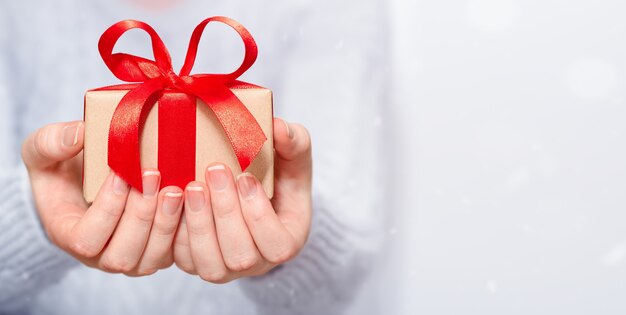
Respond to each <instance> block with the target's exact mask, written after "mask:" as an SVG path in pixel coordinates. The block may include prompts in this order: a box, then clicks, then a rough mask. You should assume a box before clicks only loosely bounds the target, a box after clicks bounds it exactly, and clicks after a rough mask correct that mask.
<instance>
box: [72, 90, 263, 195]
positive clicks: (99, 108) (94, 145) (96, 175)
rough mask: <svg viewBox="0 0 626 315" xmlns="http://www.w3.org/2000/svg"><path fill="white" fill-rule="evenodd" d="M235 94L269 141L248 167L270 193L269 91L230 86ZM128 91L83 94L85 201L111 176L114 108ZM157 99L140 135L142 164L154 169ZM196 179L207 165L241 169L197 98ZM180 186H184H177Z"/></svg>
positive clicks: (226, 139)
mask: <svg viewBox="0 0 626 315" xmlns="http://www.w3.org/2000/svg"><path fill="white" fill-rule="evenodd" d="M232 91H233V92H234V94H235V95H236V96H237V97H238V98H239V99H240V100H241V101H242V103H244V104H245V105H246V107H247V108H248V110H249V111H250V113H251V114H252V115H253V116H254V118H255V119H256V120H257V122H258V123H259V125H260V126H261V129H262V130H263V133H265V136H266V137H267V139H268V140H267V141H266V142H265V143H264V144H263V147H262V148H261V151H260V152H259V154H258V155H257V156H256V158H255V159H254V161H253V162H252V163H251V164H250V166H249V167H248V168H247V169H246V171H247V172H250V173H252V174H253V175H255V176H256V177H257V178H258V179H259V180H260V181H261V183H262V185H263V188H264V189H265V192H266V193H267V195H268V196H269V197H271V196H272V195H273V190H274V181H273V180H274V157H273V155H274V151H273V138H272V134H273V125H272V122H273V114H272V92H271V91H270V90H268V89H264V88H237V87H235V88H233V89H232ZM127 92H128V90H93V91H88V92H87V93H86V94H85V149H84V173H83V174H84V179H83V191H84V196H85V199H86V200H87V201H89V202H91V201H93V200H94V198H95V197H96V194H97V193H98V190H99V189H100V186H102V183H103V182H104V180H105V178H106V177H107V175H108V174H109V171H110V169H109V166H108V165H107V155H108V152H107V142H108V135H109V125H110V122H111V118H112V116H113V112H114V111H115V108H116V107H117V105H118V103H119V101H120V100H121V99H122V97H123V96H124V95H125V94H126V93H127ZM158 105H159V104H158V101H157V104H155V105H154V106H153V107H152V109H151V110H150V113H149V114H148V117H147V119H146V122H145V125H144V128H143V132H142V133H141V138H140V139H141V142H140V143H141V145H140V155H141V164H142V167H152V168H157V169H158V159H157V156H158V115H159V110H158V107H159V106H158ZM195 136H196V154H195V173H196V177H195V180H198V181H202V182H204V181H205V176H204V174H205V170H206V167H207V166H208V165H209V164H210V163H214V162H221V163H224V164H226V165H228V166H229V167H230V169H231V170H232V172H233V175H234V176H236V175H237V174H239V173H241V169H240V167H239V164H238V162H237V158H236V157H235V154H234V152H233V149H232V148H231V145H230V142H229V141H228V138H227V137H226V134H225V133H224V130H222V128H221V126H220V124H219V122H218V121H217V119H216V118H215V115H214V114H213V112H212V111H211V109H210V108H209V107H208V106H207V105H206V104H204V103H203V102H202V101H201V100H197V103H196V134H195ZM181 188H184V187H181Z"/></svg>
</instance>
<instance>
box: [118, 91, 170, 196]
mask: <svg viewBox="0 0 626 315" xmlns="http://www.w3.org/2000/svg"><path fill="white" fill-rule="evenodd" d="M162 90H163V83H162V82H161V81H160V80H158V79H153V80H150V81H147V82H146V83H144V84H141V85H140V86H138V87H137V88H135V89H133V90H130V91H129V92H128V93H126V95H124V97H123V98H122V100H121V101H120V103H119V105H118V106H117V108H116V109H115V112H114V113H113V118H112V119H111V127H110V129H109V144H108V145H109V147H108V162H109V167H110V168H111V170H113V171H114V172H115V173H116V174H117V175H118V176H120V177H121V178H122V179H124V180H125V181H126V182H127V183H128V184H130V185H131V186H132V187H134V188H135V189H137V190H139V191H140V192H143V185H142V176H141V160H140V152H139V136H140V132H141V130H142V128H143V125H144V123H145V121H146V118H147V116H148V113H149V112H150V109H151V108H152V106H154V104H155V103H156V101H157V100H158V99H159V97H160V96H161V92H162Z"/></svg>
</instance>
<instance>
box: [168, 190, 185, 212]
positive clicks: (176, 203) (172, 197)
mask: <svg viewBox="0 0 626 315" xmlns="http://www.w3.org/2000/svg"><path fill="white" fill-rule="evenodd" d="M182 197H183V193H179V192H167V193H165V198H163V213H165V214H169V215H173V214H176V213H177V212H178V208H180V202H181V200H182Z"/></svg>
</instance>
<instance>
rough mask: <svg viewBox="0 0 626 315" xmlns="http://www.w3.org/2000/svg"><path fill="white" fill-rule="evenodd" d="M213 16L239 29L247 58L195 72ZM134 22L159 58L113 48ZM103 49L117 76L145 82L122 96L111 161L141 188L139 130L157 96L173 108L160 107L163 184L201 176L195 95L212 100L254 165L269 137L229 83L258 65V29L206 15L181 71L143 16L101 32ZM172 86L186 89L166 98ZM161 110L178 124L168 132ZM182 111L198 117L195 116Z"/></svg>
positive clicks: (239, 152) (245, 159) (242, 162)
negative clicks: (225, 69) (226, 69)
mask: <svg viewBox="0 0 626 315" xmlns="http://www.w3.org/2000/svg"><path fill="white" fill-rule="evenodd" d="M212 21H215V22H221V23H224V24H226V25H228V26H230V27H232V28H233V29H234V30H235V31H237V33H239V36H241V38H242V40H243V42H244V45H245V57H244V60H243V63H242V64H241V66H239V68H238V69H237V70H236V71H234V72H232V73H229V74H194V75H190V74H189V73H190V72H191V69H192V67H193V64H194V61H195V59H196V53H197V50H198V43H199V41H200V37H201V36H202V32H203V31H204V28H205V27H206V25H207V24H208V23H209V22H212ZM133 28H139V29H142V30H144V31H146V32H147V33H148V34H149V35H150V39H151V41H152V51H153V52H154V60H149V59H145V58H142V57H138V56H134V55H130V54H125V53H113V47H114V46H115V43H116V42H117V40H118V39H119V38H120V37H121V36H122V34H124V33H125V32H126V31H128V30H131V29H133ZM98 50H99V51H100V55H101V56H102V59H103V60H104V62H105V63H106V65H107V66H108V67H109V69H110V70H111V72H113V74H115V76H116V77H117V78H119V79H120V80H123V81H126V82H140V84H139V85H137V86H136V87H133V88H132V89H131V90H130V91H129V92H128V93H127V94H126V95H125V96H124V97H123V98H122V100H121V101H120V103H119V105H118V106H117V108H116V109H115V112H114V114H113V118H112V120H111V126H110V130H109V147H108V159H109V167H110V168H111V169H112V170H113V171H115V172H116V173H117V174H118V175H119V176H121V177H122V178H123V179H124V180H126V181H127V182H128V183H129V184H130V185H131V186H133V187H135V188H136V189H138V190H139V191H142V180H141V179H142V177H141V162H140V156H139V135H140V132H141V130H142V128H143V124H144V122H145V120H146V117H147V115H148V113H149V112H150V109H151V108H152V106H153V105H154V104H155V102H156V101H157V100H158V101H159V104H161V103H166V105H167V106H165V107H166V108H169V111H168V112H167V113H166V115H163V113H162V112H161V106H160V107H159V166H158V167H159V170H160V171H161V174H162V177H163V180H162V185H161V187H164V186H166V185H167V184H170V183H172V184H177V185H178V186H181V187H184V186H185V185H186V183H188V182H189V181H192V180H194V178H195V98H194V97H197V98H199V99H200V100H202V101H203V102H204V103H206V104H207V105H208V106H209V107H210V108H211V110H212V111H213V113H214V114H215V116H216V117H217V120H218V121H219V122H220V124H221V125H222V128H223V129H224V131H225V133H226V136H227V137H228V139H229V141H230V144H231V146H232V148H233V151H234V153H235V155H236V156H237V160H238V161H239V166H240V167H241V169H242V170H245V169H246V168H247V167H248V165H250V163H251V162H252V161H253V160H254V158H255V156H256V155H257V154H258V153H259V151H260V149H261V147H262V146H263V143H264V142H265V140H267V138H266V137H265V134H264V133H263V131H262V130H261V127H260V126H259V124H258V123H257V121H256V120H255V118H254V117H253V116H252V114H250V112H249V111H248V109H247V108H246V107H245V106H244V105H243V103H241V101H240V100H239V99H238V98H237V97H236V96H235V94H233V92H232V91H231V90H230V89H229V84H233V83H235V82H238V81H236V79H237V78H238V77H239V76H240V75H241V74H243V73H244V72H246V70H248V69H249V68H250V66H252V64H253V63H254V61H255V60H256V57H257V46H256V43H255V41H254V39H253V38H252V35H250V33H249V32H248V30H246V29H245V28H244V27H243V26H242V25H241V24H239V23H238V22H236V21H234V20H232V19H230V18H227V17H221V16H216V17H212V18H208V19H206V20H204V21H202V22H201V23H200V24H199V25H198V26H197V27H196V28H195V30H194V31H193V34H192V35H191V40H190V42H189V48H188V50H187V56H186V58H185V64H184V65H183V67H182V69H181V71H180V74H178V75H176V74H175V73H174V71H173V70H172V61H171V58H170V55H169V53H168V51H167V48H165V45H164V44H163V41H162V40H161V38H160V37H159V35H157V33H156V32H155V31H154V29H153V28H152V27H150V26H149V25H148V24H146V23H143V22H140V21H134V20H125V21H121V22H118V23H116V24H114V25H112V26H111V27H109V28H108V29H107V30H106V31H105V32H104V33H103V34H102V36H101V37H100V41H99V42H98ZM166 90H168V91H169V90H174V91H178V92H182V93H174V94H173V95H171V96H172V97H168V98H167V99H166V98H165V97H163V98H161V97H162V96H163V95H164V92H165V91H166ZM168 94H170V93H168ZM185 104H187V105H188V104H191V105H193V106H191V107H189V106H186V105H185ZM161 116H164V119H168V120H170V121H174V123H175V125H177V126H176V127H174V128H166V129H169V131H171V132H162V129H164V126H161V121H162V120H161ZM173 116H181V117H173ZM182 116H186V117H192V118H193V121H189V120H188V119H186V118H185V117H182ZM177 128H178V129H180V128H182V129H185V130H187V131H189V129H191V131H193V135H192V136H190V137H185V138H178V137H177V135H176V132H177V130H176V129H177ZM172 132H173V133H172ZM168 133H169V134H168ZM178 134H180V131H178ZM161 137H163V138H164V139H166V138H169V145H168V146H167V147H165V146H164V147H162V146H161V144H162V141H161ZM190 147H191V148H192V149H193V153H194V155H192V156H191V159H190V158H189V155H190V154H189V152H187V154H186V156H187V158H183V159H182V160H180V159H177V158H176V156H175V155H176V154H177V153H180V150H181V149H183V148H187V149H188V148H190ZM183 150H184V149H183ZM187 151H188V150H187ZM173 155H174V156H173ZM189 164H191V165H189ZM166 173H167V174H166Z"/></svg>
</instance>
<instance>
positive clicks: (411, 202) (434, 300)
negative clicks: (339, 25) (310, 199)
mask: <svg viewBox="0 0 626 315" xmlns="http://www.w3.org/2000/svg"><path fill="white" fill-rule="evenodd" d="M390 5H391V8H390V11H389V17H390V25H391V29H392V30H391V32H390V34H393V39H392V45H391V47H392V58H391V60H392V69H393V71H392V72H393V78H394V79H393V81H394V82H393V84H392V88H391V91H393V92H392V93H391V97H392V98H393V104H394V106H392V107H389V108H387V109H386V110H385V111H384V112H385V115H386V116H385V120H384V122H385V128H386V130H388V131H389V132H390V135H389V136H388V137H389V140H390V141H392V142H393V145H394V146H396V147H401V148H403V149H402V151H401V153H400V152H398V153H396V154H394V155H393V157H387V158H388V159H389V162H390V165H391V166H392V167H393V169H394V174H395V178H394V180H393V182H394V186H393V187H394V188H393V189H392V190H391V194H392V198H391V200H393V201H392V202H393V204H394V207H393V208H394V209H395V211H394V212H393V217H394V218H393V220H392V221H391V223H390V224H389V225H388V227H387V231H386V232H387V233H386V239H387V241H388V242H387V251H388V253H389V255H390V257H391V258H390V259H387V261H386V264H384V267H382V268H383V270H384V272H381V273H379V274H377V275H375V277H374V278H373V279H371V280H370V282H369V286H368V287H367V289H366V290H365V291H364V293H363V294H362V295H361V299H362V302H363V303H362V304H361V305H362V306H363V305H368V302H367V301H378V304H377V307H378V310H377V311H376V312H372V313H373V314H374V313H376V314H383V313H384V314H625V313H626V197H625V192H626V134H625V133H626V129H625V123H624V120H625V118H626V103H625V99H624V97H625V90H626V89H625V87H626V86H625V82H624V73H625V71H626V19H624V16H626V2H624V1H620V0H602V1H582V0H579V1H560V0H542V1H534V0H517V1H516V0H466V1H465V0H463V1H406V0H395V1H391V2H390ZM363 307H364V308H362V309H358V310H357V309H355V310H353V314H364V313H367V311H366V310H367V309H371V307H374V306H372V305H369V306H367V308H365V306H363Z"/></svg>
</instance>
